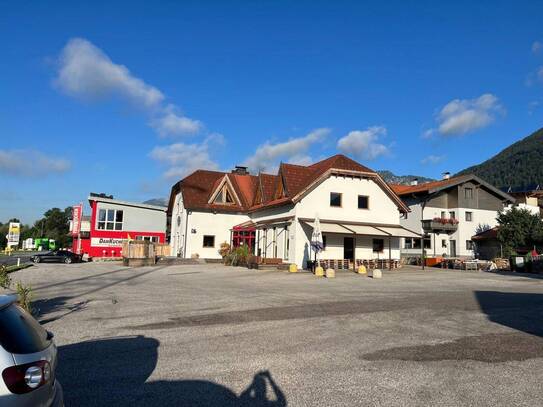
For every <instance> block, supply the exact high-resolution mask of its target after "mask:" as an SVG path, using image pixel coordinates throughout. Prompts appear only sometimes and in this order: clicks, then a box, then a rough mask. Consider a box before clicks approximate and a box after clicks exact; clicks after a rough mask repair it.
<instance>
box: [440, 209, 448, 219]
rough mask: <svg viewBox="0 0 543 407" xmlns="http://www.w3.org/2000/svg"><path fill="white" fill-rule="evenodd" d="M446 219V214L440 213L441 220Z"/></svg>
mask: <svg viewBox="0 0 543 407" xmlns="http://www.w3.org/2000/svg"><path fill="white" fill-rule="evenodd" d="M446 217H447V214H446V213H445V211H441V219H445V218H446Z"/></svg>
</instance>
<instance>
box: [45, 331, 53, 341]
mask: <svg viewBox="0 0 543 407" xmlns="http://www.w3.org/2000/svg"><path fill="white" fill-rule="evenodd" d="M54 337H55V334H54V333H53V332H51V331H47V340H48V341H50V340H51V339H53V338H54Z"/></svg>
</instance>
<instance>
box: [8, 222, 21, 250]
mask: <svg viewBox="0 0 543 407" xmlns="http://www.w3.org/2000/svg"><path fill="white" fill-rule="evenodd" d="M20 236H21V224H20V223H19V222H9V229H8V235H7V236H6V237H7V239H8V246H19V238H20Z"/></svg>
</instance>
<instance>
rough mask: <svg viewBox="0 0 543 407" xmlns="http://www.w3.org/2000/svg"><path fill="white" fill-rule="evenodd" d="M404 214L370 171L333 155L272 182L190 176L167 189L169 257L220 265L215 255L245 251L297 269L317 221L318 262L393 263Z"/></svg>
mask: <svg viewBox="0 0 543 407" xmlns="http://www.w3.org/2000/svg"><path fill="white" fill-rule="evenodd" d="M408 211H409V209H408V208H407V206H406V205H405V204H404V203H403V202H402V200H401V199H400V198H399V197H398V196H397V195H396V194H395V193H394V191H393V190H392V189H391V188H390V187H389V186H388V185H387V184H386V183H385V182H384V181H383V179H382V178H381V177H380V176H379V175H378V174H377V173H376V172H375V171H373V170H371V169H369V168H367V167H364V166H363V165H361V164H359V163H357V162H355V161H353V160H351V159H349V158H347V157H345V156H343V155H335V156H333V157H330V158H328V159H325V160H322V161H319V162H317V163H315V164H313V165H310V166H300V165H293V164H284V163H283V164H281V165H280V167H279V170H278V172H277V174H276V175H272V174H264V173H260V174H258V175H251V174H249V173H248V172H247V169H246V168H245V167H236V169H234V170H233V171H232V172H231V173H225V172H217V171H207V170H198V171H196V172H194V173H192V174H191V175H189V176H187V177H186V178H184V179H183V180H181V181H179V182H178V183H176V184H175V185H174V186H173V187H172V191H171V195H170V200H169V205H168V214H169V216H171V231H170V243H171V247H172V253H174V254H177V255H178V256H180V257H185V258H190V257H201V258H212V259H217V258H220V255H219V252H218V250H219V248H220V245H221V243H223V242H226V243H229V244H231V245H232V246H234V247H236V246H240V245H243V244H245V245H248V246H249V248H250V250H251V252H252V253H254V254H255V255H257V256H260V257H261V258H268V259H274V260H278V261H283V262H288V263H295V264H297V265H298V267H305V266H306V262H307V261H308V260H310V259H313V253H312V251H311V248H310V241H311V235H312V232H313V225H314V221H315V218H316V217H317V216H318V217H319V219H320V224H321V231H322V233H323V238H324V241H325V250H324V251H323V252H322V253H321V254H320V255H319V258H320V259H334V260H340V259H348V260H349V261H350V262H351V263H354V262H353V260H355V259H374V258H389V257H390V258H393V259H399V257H400V250H399V249H400V247H399V244H400V238H401V237H416V236H418V235H417V234H416V233H413V232H411V231H409V230H406V229H405V228H402V227H401V225H400V215H402V214H403V215H405V214H406V213H407V212H408Z"/></svg>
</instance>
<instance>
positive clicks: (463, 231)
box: [390, 173, 515, 257]
mask: <svg viewBox="0 0 543 407" xmlns="http://www.w3.org/2000/svg"><path fill="white" fill-rule="evenodd" d="M390 187H391V188H392V189H393V190H394V192H395V193H396V194H397V195H398V196H399V197H400V198H402V200H403V201H404V203H405V204H406V205H407V206H409V208H410V209H411V212H410V214H409V216H408V217H407V218H404V219H402V220H401V224H402V226H404V227H406V228H409V229H411V230H414V231H417V232H419V233H421V234H425V235H426V239H425V240H423V242H421V239H402V241H401V246H402V250H401V251H402V255H403V256H408V257H409V256H417V257H420V256H421V254H422V250H423V249H422V247H421V245H422V244H423V245H424V247H425V251H426V255H427V256H448V257H474V256H475V255H476V251H475V250H474V249H475V245H474V242H473V240H472V236H474V235H475V231H476V230H477V227H478V226H479V225H488V226H490V227H494V226H496V225H497V221H496V216H497V213H498V211H501V210H503V209H504V208H506V207H508V206H510V205H512V204H514V203H515V199H514V198H513V197H512V196H510V195H509V194H507V193H505V192H503V191H501V190H499V189H497V188H495V187H494V186H492V185H490V184H489V183H488V182H486V181H484V180H482V179H481V178H479V177H477V176H475V175H471V174H467V175H462V176H458V177H449V174H448V173H445V174H444V178H443V179H441V180H438V181H431V182H426V183H422V184H418V183H417V182H416V181H415V182H413V183H412V184H411V185H397V184H391V185H390Z"/></svg>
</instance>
